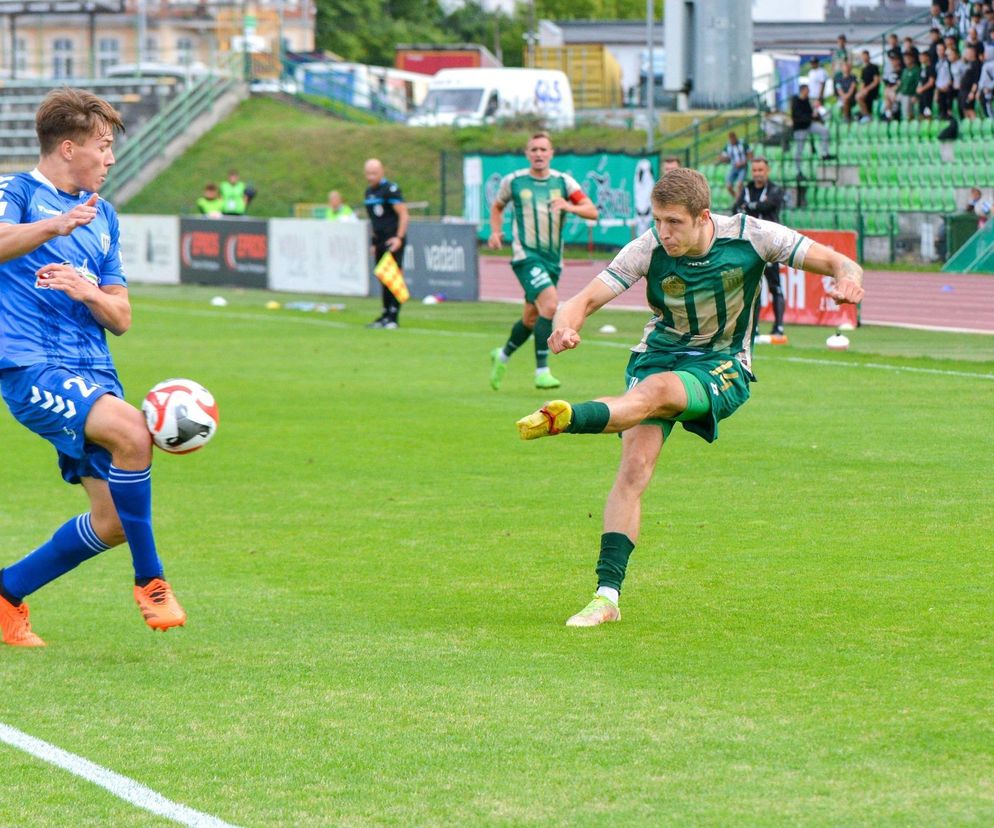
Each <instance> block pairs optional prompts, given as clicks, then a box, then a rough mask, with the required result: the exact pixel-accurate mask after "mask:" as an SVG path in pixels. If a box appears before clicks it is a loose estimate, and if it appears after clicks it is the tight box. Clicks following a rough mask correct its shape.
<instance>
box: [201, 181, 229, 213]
mask: <svg viewBox="0 0 994 828" xmlns="http://www.w3.org/2000/svg"><path fill="white" fill-rule="evenodd" d="M223 207H224V199H223V198H221V193H220V192H219V191H218V189H217V184H215V183H214V182H213V181H208V182H207V183H206V184H205V185H204V194H203V195H202V196H200V198H198V199H197V211H198V212H199V213H200V215H202V216H207V217H208V218H220V217H221V212H222V208H223Z"/></svg>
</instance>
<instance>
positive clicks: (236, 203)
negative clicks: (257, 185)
mask: <svg viewBox="0 0 994 828" xmlns="http://www.w3.org/2000/svg"><path fill="white" fill-rule="evenodd" d="M254 196H255V190H254V189H253V188H252V187H247V186H246V185H245V182H244V181H242V180H241V179H240V178H239V177H238V170H228V178H227V180H226V181H222V182H221V198H222V199H223V200H224V207H223V208H222V210H221V212H222V213H223V214H224V215H226V216H244V215H245V211H246V210H248V206H249V203H250V202H251V201H252V198H253V197H254Z"/></svg>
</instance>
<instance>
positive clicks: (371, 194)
mask: <svg viewBox="0 0 994 828" xmlns="http://www.w3.org/2000/svg"><path fill="white" fill-rule="evenodd" d="M363 173H364V174H365V176H366V183H367V184H368V185H369V186H368V187H366V212H367V214H368V215H369V221H370V224H371V225H372V228H373V260H374V261H376V262H380V261H381V260H382V259H383V254H384V253H387V252H389V253H391V254H392V255H393V258H394V259H396V261H397V266H398V267H402V266H403V262H404V244H405V239H406V237H407V222H408V218H409V216H408V212H407V205H406V204H405V203H404V196H403V194H402V193H401V192H400V187H399V186H398V185H397V184H395V183H394V182H393V181H388V180H387V178H386V176H385V175H384V171H383V164H382V163H381V162H380V161H379V159H377V158H370V159H369V160H368V161H367V162H366V164H365V166H364V167H363ZM400 283H401V284H403V276H402V275H401V280H400ZM399 314H400V300H399V299H398V297H397V296H396V295H395V294H394V292H393V291H391V290H390V288H389V287H387V285H386V284H385V283H384V285H383V313H381V314H380V317H379V318H378V319H375V320H373V321H372V322H370V323H369V324H368V325H367V326H366V327H367V328H396V327H397V317H398V316H399Z"/></svg>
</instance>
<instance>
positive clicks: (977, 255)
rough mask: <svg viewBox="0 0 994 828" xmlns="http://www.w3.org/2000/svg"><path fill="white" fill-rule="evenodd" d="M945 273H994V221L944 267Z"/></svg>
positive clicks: (982, 229) (971, 238)
mask: <svg viewBox="0 0 994 828" xmlns="http://www.w3.org/2000/svg"><path fill="white" fill-rule="evenodd" d="M942 270H943V272H945V273H994V221H988V222H987V223H986V224H985V225H984V226H983V227H982V228H980V229H979V230H978V231H977V232H976V233H974V234H973V235H972V236H970V238H969V239H968V240H967V242H966V244H964V245H963V246H962V247H961V248H960V249H959V250H957V251H956V253H954V254H953V257H952V258H951V259H950V260H949V261H948V262H946V263H945V265H943V267H942Z"/></svg>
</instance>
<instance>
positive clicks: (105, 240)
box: [100, 233, 110, 253]
mask: <svg viewBox="0 0 994 828" xmlns="http://www.w3.org/2000/svg"><path fill="white" fill-rule="evenodd" d="M100 247H101V249H102V250H103V251H104V253H108V252H110V234H108V233H101V234H100Z"/></svg>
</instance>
